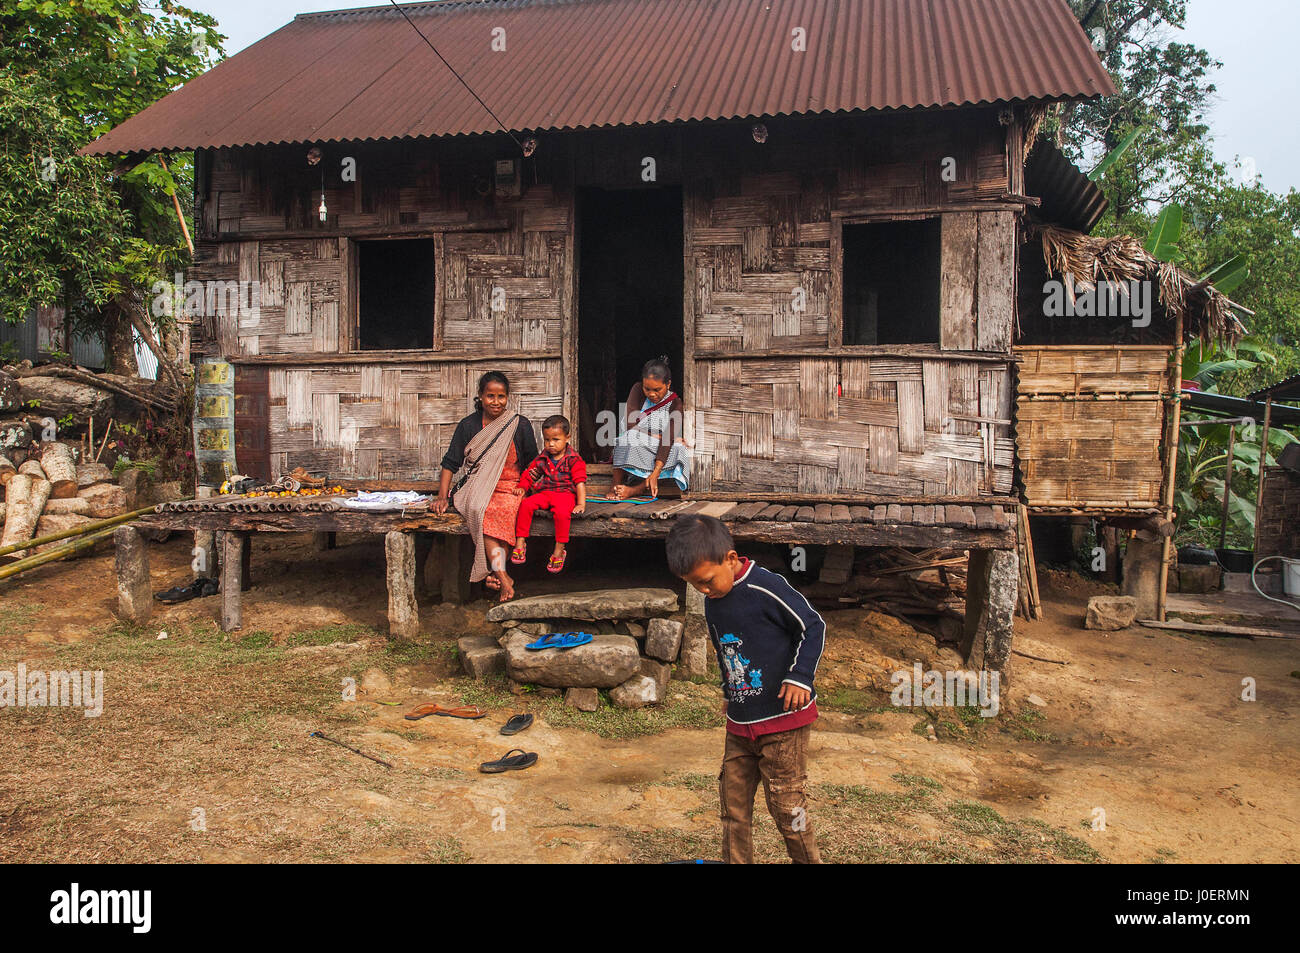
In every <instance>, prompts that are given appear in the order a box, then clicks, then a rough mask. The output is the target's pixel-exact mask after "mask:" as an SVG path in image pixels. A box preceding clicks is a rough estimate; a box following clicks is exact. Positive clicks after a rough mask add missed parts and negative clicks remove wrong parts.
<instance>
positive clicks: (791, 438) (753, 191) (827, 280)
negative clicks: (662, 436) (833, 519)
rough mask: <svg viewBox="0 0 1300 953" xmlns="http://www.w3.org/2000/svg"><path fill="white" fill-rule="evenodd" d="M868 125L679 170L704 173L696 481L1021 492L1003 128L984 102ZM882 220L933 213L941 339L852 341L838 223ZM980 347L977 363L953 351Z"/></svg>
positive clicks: (694, 239) (695, 300)
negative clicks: (847, 339) (966, 109)
mask: <svg viewBox="0 0 1300 953" xmlns="http://www.w3.org/2000/svg"><path fill="white" fill-rule="evenodd" d="M873 129H874V134H866V135H847V136H842V137H829V138H827V139H825V140H824V141H821V142H808V141H806V140H805V141H801V142H798V143H795V142H792V141H790V140H789V139H788V137H781V136H773V137H772V139H773V141H772V142H771V143H769V144H767V145H765V146H763V147H762V150H760V152H759V153H758V155H760V156H761V157H762V159H765V160H767V161H766V163H764V162H762V161H760V160H759V158H757V157H755V158H751V154H752V153H751V151H749V150H748V147H746V150H743V151H741V152H740V153H739V154H728V155H727V156H726V157H725V160H726V161H725V163H724V164H723V165H721V166H719V165H717V164H716V163H714V164H711V163H710V160H709V159H708V158H707V157H706V158H702V159H698V160H697V164H696V167H695V168H692V169H689V170H688V171H695V172H698V171H699V169H700V168H708V169H709V170H710V171H712V172H713V174H712V175H708V176H703V177H699V178H689V179H688V181H687V183H686V187H685V190H684V201H685V213H686V219H687V222H686V226H687V228H686V255H687V261H688V263H689V264H690V267H689V268H688V280H689V281H691V282H692V288H691V289H690V292H691V293H690V295H689V298H690V300H691V301H692V304H693V307H692V322H693V334H692V340H691V342H690V343H691V344H692V345H693V357H694V360H695V363H694V366H693V371H694V373H693V377H692V381H691V388H690V391H689V392H688V394H687V395H686V397H687V407H688V410H692V409H693V410H694V411H696V413H695V426H694V440H695V444H696V457H695V465H694V470H693V480H694V486H693V488H694V489H697V490H700V491H714V492H720V491H725V492H736V493H743V492H745V491H754V492H760V491H763V492H798V493H808V494H845V495H852V494H858V493H869V494H870V495H872V496H879V497H888V496H899V497H916V498H920V497H933V496H946V497H974V496H978V495H990V494H1007V493H1010V492H1011V490H1012V480H1013V473H1014V446H1013V441H1012V438H1011V436H1010V426H1009V422H1010V419H1011V393H1012V373H1011V354H1010V346H1011V329H1012V325H1013V310H1014V290H1015V248H1016V217H1017V216H1016V213H1015V212H1014V211H1012V210H1009V209H1008V208H1007V207H1006V206H1005V205H1000V204H997V203H996V202H995V201H994V200H995V199H998V198H1001V197H1003V196H1004V195H1005V194H1006V192H1007V190H1008V172H1007V168H1008V167H1007V160H1006V152H1005V149H1006V143H1005V140H1004V137H1003V136H1002V134H1001V130H1000V129H999V127H998V125H997V123H996V122H995V121H994V119H993V117H992V113H986V114H984V116H983V117H982V119H981V117H980V116H979V115H978V114H975V115H970V114H968V115H965V116H961V117H947V118H943V119H930V120H929V121H926V120H923V119H919V118H918V117H915V116H907V117H892V118H891V119H890V120H888V121H887V122H883V123H882V124H881V125H879V126H877V127H873ZM855 132H858V133H861V132H862V130H855ZM796 146H797V148H796ZM706 152H707V150H706ZM945 160H948V161H950V162H951V168H952V169H953V170H954V171H955V174H956V175H955V180H954V181H946V180H945V178H944V176H943V174H942V173H943V169H944V167H945ZM747 163H752V165H748V164H747ZM764 165H767V166H770V167H772V168H764ZM773 169H775V170H779V171H773ZM890 217H936V218H940V219H941V222H942V240H941V256H942V257H941V262H940V266H941V289H940V291H941V294H940V299H941V305H940V334H939V340H936V341H933V342H929V343H928V344H921V345H908V346H897V347H877V348H870V349H867V348H854V347H846V346H843V345H842V344H841V343H840V342H841V336H842V327H841V319H840V313H841V308H842V302H841V298H842V294H843V291H842V287H841V284H842V282H841V277H840V274H841V269H842V268H843V263H842V261H841V257H842V256H841V249H840V234H841V231H840V229H841V223H847V222H855V221H876V220H880V219H882V218H884V219H887V218H890ZM796 289H797V290H798V292H799V293H801V294H802V295H803V298H804V303H805V304H806V307H805V308H804V309H803V310H798V309H797V308H796V307H795V305H794V302H795V301H796V300H798V297H799V296H798V295H797V294H794V292H796ZM977 350H978V351H981V352H984V353H983V356H984V357H985V358H988V360H985V361H976V360H968V359H962V358H958V357H956V356H955V355H954V356H953V357H952V358H948V357H946V356H945V355H944V352H945V351H977ZM998 355H1005V356H1006V359H1005V360H998V359H997V356H998ZM999 421H1001V423H999Z"/></svg>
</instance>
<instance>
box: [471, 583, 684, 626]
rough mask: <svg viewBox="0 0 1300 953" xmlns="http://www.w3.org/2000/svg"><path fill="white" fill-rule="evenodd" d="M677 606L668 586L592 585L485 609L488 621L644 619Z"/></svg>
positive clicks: (668, 611)
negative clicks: (624, 586) (603, 587)
mask: <svg viewBox="0 0 1300 953" xmlns="http://www.w3.org/2000/svg"><path fill="white" fill-rule="evenodd" d="M677 609H678V600H677V594H676V593H674V592H673V591H672V590H671V589H593V590H590V591H588V592H556V593H552V594H550V595H543V596H528V597H527V598H524V599H515V600H513V601H511V602H501V603H498V604H497V605H494V606H493V607H492V608H491V609H489V610H488V614H487V617H488V621H489V622H504V621H505V620H506V619H521V620H529V621H532V620H543V619H585V620H587V621H589V622H595V621H598V620H601V619H648V618H651V617H652V616H666V615H672V614H673V613H674V612H676V611H677Z"/></svg>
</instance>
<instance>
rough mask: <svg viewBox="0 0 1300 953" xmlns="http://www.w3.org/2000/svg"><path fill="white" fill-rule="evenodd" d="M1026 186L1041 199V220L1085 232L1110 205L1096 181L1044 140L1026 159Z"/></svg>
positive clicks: (1090, 228) (1099, 219)
mask: <svg viewBox="0 0 1300 953" xmlns="http://www.w3.org/2000/svg"><path fill="white" fill-rule="evenodd" d="M1025 188H1026V189H1027V190H1028V191H1029V194H1030V195H1036V196H1038V197H1039V198H1041V199H1042V200H1043V204H1042V206H1041V207H1040V208H1039V210H1038V217H1039V218H1040V219H1042V220H1043V221H1044V222H1047V223H1049V224H1051V225H1062V226H1064V227H1066V228H1072V229H1074V230H1075V231H1077V232H1083V233H1084V234H1085V235H1086V234H1087V233H1088V232H1091V231H1092V229H1093V226H1094V225H1096V224H1097V223H1098V222H1099V221H1101V217H1102V215H1104V214H1106V209H1108V208H1110V200H1109V199H1108V198H1106V195H1105V193H1103V192H1102V191H1101V189H1099V188H1098V187H1097V184H1096V183H1095V182H1093V181H1092V180H1091V179H1090V178H1088V177H1087V176H1086V175H1084V174H1083V173H1082V172H1081V171H1079V169H1078V168H1077V167H1076V166H1075V164H1074V163H1073V162H1071V161H1070V160H1069V159H1067V158H1066V157H1065V153H1063V152H1061V150H1060V149H1058V148H1057V147H1056V146H1055V145H1054V144H1053V143H1052V142H1050V141H1048V140H1047V139H1039V140H1038V142H1037V143H1036V144H1035V145H1034V150H1033V152H1031V153H1030V154H1029V159H1028V161H1026V162H1025Z"/></svg>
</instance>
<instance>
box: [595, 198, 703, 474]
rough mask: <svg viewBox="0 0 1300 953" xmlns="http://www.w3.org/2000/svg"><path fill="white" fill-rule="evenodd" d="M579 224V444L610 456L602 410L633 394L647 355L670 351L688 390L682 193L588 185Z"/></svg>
mask: <svg viewBox="0 0 1300 953" xmlns="http://www.w3.org/2000/svg"><path fill="white" fill-rule="evenodd" d="M578 224H579V245H578V254H579V267H580V274H581V281H580V282H579V284H578V410H579V421H578V431H579V450H581V451H582V452H583V453H584V454H586V455H587V461H588V462H591V463H608V462H610V460H611V459H612V455H613V450H612V448H611V447H607V446H598V445H597V442H596V434H597V432H598V425H597V417H598V414H599V413H600V412H601V411H602V410H610V411H616V410H617V409H618V406H619V404H620V403H621V402H623V401H625V400H627V394H628V391H629V390H630V389H631V387H632V385H633V384H635V383H636V382H637V381H639V380H640V379H641V368H642V366H643V365H644V364H645V362H646V361H648V360H650V359H652V358H656V357H659V356H660V355H661V354H666V355H668V361H669V364H670V365H671V366H672V372H673V382H672V386H673V390H674V391H676V392H677V393H679V394H680V393H681V391H682V327H683V325H682V268H683V263H682V193H681V190H680V189H678V188H664V189H638V190H627V191H622V190H605V189H584V190H583V191H582V193H581V195H580V197H579V219H578Z"/></svg>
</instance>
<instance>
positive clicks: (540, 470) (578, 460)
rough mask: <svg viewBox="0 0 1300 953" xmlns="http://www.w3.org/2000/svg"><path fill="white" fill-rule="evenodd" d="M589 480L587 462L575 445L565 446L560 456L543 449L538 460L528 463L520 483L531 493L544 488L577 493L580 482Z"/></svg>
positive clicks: (538, 491)
mask: <svg viewBox="0 0 1300 953" xmlns="http://www.w3.org/2000/svg"><path fill="white" fill-rule="evenodd" d="M586 482H587V464H585V463H584V462H583V460H582V457H581V456H579V454H578V451H576V450H574V449H573V445H572V444H570V445H569V446H567V447H565V448H564V453H562V454H560V456H559V457H558V458H555V457H552V456H551V455H550V454H548V453H546V452H545V451H543V452H542V453H541V454H540V455H539V456H538V457H537V459H536V460H534V461H533V462H532V463H530V464H528V467H527V469H525V470H524V473H523V476H521V477H520V478H519V485H520V486H521V487H523V488H524V489H525V490H527V491H528V492H530V493H540V492H542V491H543V490H559V491H561V492H564V493H573V494H574V495H577V492H578V484H579V483H586Z"/></svg>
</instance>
